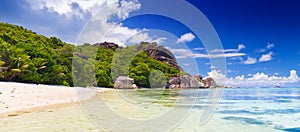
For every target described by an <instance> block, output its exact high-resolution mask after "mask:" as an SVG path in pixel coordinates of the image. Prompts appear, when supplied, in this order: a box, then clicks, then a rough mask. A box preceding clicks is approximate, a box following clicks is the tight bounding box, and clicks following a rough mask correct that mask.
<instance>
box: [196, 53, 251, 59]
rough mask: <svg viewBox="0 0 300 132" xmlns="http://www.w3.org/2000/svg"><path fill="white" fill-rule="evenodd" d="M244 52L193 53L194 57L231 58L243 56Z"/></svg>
mask: <svg viewBox="0 0 300 132" xmlns="http://www.w3.org/2000/svg"><path fill="white" fill-rule="evenodd" d="M245 55H246V54H245V53H225V54H201V53H195V54H193V57H194V58H231V57H238V56H245Z"/></svg>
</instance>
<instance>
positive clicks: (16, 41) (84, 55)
mask: <svg viewBox="0 0 300 132" xmlns="http://www.w3.org/2000/svg"><path fill="white" fill-rule="evenodd" d="M72 71H73V72H72ZM178 73H179V70H177V69H176V68H174V67H170V66H168V65H167V64H164V63H162V62H160V61H157V60H155V59H153V58H151V57H149V56H148V55H147V54H146V53H145V52H143V51H137V45H134V46H128V47H124V48H119V49H117V50H116V51H114V50H110V49H107V48H105V47H102V46H99V45H97V44H95V45H91V44H88V43H85V44H84V45H81V46H74V45H71V44H67V43H65V42H62V41H61V40H60V39H58V38H56V37H50V38H47V37H45V36H42V35H38V34H36V33H34V32H32V31H30V30H27V29H25V28H23V27H20V26H15V25H11V24H5V23H1V22H0V81H17V82H25V83H41V84H55V85H66V86H74V85H76V86H101V87H113V81H114V80H115V79H116V77H118V76H120V75H128V76H129V77H131V78H134V80H135V83H136V84H137V85H138V86H140V87H151V85H153V84H155V85H153V86H152V87H161V84H162V83H164V82H165V80H168V79H169V78H170V76H171V75H173V74H178ZM73 75H74V76H73ZM156 84H157V85H156Z"/></svg>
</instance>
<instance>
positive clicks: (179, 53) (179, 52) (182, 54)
mask: <svg viewBox="0 0 300 132" xmlns="http://www.w3.org/2000/svg"><path fill="white" fill-rule="evenodd" d="M167 49H169V50H170V51H171V52H172V53H173V54H174V55H175V56H176V58H188V57H192V58H207V59H212V58H231V57H238V56H245V55H246V54H245V53H225V54H205V53H193V52H192V51H191V50H189V49H173V48H170V47H167Z"/></svg>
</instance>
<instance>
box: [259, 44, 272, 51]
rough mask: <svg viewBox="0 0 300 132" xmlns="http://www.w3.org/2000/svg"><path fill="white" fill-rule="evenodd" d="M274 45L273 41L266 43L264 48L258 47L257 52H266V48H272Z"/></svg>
mask: <svg viewBox="0 0 300 132" xmlns="http://www.w3.org/2000/svg"><path fill="white" fill-rule="evenodd" d="M274 47H275V45H274V44H273V43H267V46H266V48H264V49H260V50H259V52H266V51H267V50H270V49H273V48H274Z"/></svg>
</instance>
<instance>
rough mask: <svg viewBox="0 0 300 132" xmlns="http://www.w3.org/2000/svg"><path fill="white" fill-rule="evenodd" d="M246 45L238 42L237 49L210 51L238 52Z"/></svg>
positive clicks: (214, 51) (215, 50)
mask: <svg viewBox="0 0 300 132" xmlns="http://www.w3.org/2000/svg"><path fill="white" fill-rule="evenodd" d="M245 48H246V46H245V45H244V44H239V45H238V47H237V49H213V50H211V51H210V53H226V52H239V51H240V50H242V49H245Z"/></svg>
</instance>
